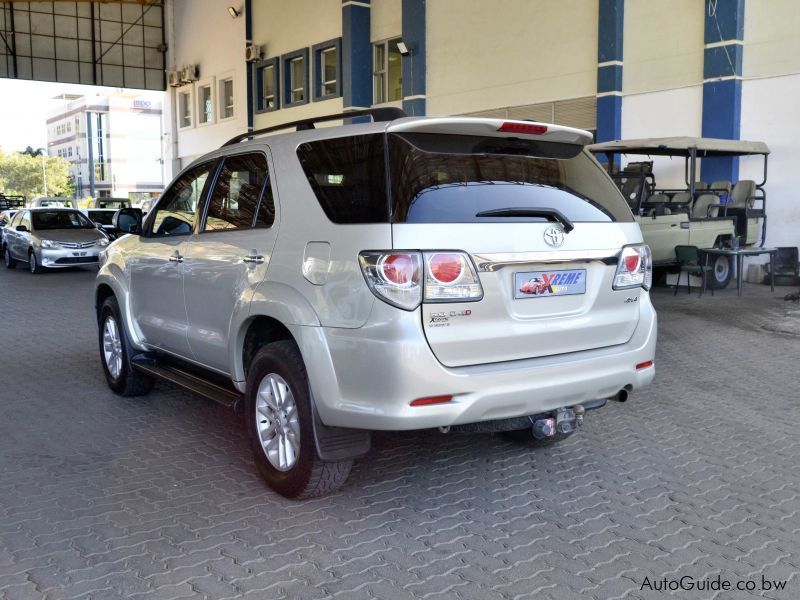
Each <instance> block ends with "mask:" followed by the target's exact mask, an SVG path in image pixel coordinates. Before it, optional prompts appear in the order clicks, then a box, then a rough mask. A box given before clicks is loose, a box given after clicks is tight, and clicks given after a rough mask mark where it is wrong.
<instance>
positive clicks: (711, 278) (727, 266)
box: [706, 255, 741, 290]
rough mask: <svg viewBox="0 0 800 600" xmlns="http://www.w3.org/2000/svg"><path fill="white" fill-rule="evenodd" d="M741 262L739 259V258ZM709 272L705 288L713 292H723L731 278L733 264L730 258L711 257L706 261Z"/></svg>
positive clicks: (721, 256)
mask: <svg viewBox="0 0 800 600" xmlns="http://www.w3.org/2000/svg"><path fill="white" fill-rule="evenodd" d="M739 260H741V257H739ZM708 264H709V266H710V267H711V271H709V273H708V275H707V279H706V287H707V288H708V289H714V290H724V289H725V288H726V287H728V284H729V283H730V282H731V278H732V277H733V263H732V262H731V258H730V256H723V255H718V256H711V257H709V261H708Z"/></svg>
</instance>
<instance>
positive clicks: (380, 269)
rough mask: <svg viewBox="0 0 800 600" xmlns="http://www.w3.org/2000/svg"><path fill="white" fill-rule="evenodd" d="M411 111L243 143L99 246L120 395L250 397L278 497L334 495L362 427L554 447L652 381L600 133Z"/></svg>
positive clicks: (187, 173)
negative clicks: (592, 147) (599, 151)
mask: <svg viewBox="0 0 800 600" xmlns="http://www.w3.org/2000/svg"><path fill="white" fill-rule="evenodd" d="M401 112H402V111H397V110H394V109H392V110H387V109H375V110H367V111H357V112H352V113H346V114H343V115H342V114H340V115H333V116H330V117H327V118H325V119H316V120H306V121H300V122H297V123H295V124H293V125H295V126H297V131H296V132H290V133H287V134H285V135H272V136H268V137H263V135H264V134H267V133H275V128H268V129H266V130H260V131H256V132H253V133H249V134H243V135H241V136H237V137H236V138H234V139H233V140H231V141H230V142H228V143H227V144H225V145H224V146H223V147H222V148H220V149H219V150H217V151H215V152H212V153H210V154H207V155H205V156H203V157H201V158H199V159H198V160H196V161H195V162H194V163H192V164H191V165H190V166H188V167H187V168H186V169H184V170H183V171H182V172H181V173H180V174H179V175H178V176H177V178H176V179H175V180H174V181H173V182H172V184H171V185H170V186H169V187H168V188H167V189H166V191H165V192H164V194H163V195H162V196H161V198H160V200H159V201H158V203H157V204H156V206H155V207H154V208H153V210H152V211H151V212H150V213H149V214H148V216H147V218H146V219H145V220H144V221H143V222H142V221H141V219H140V218H139V217H138V216H137V214H136V213H134V212H132V211H129V210H127V209H123V210H121V211H119V213H118V214H117V217H116V221H117V223H116V224H117V226H118V228H119V229H120V230H121V231H124V232H127V233H131V234H133V235H127V236H124V237H122V238H120V239H119V240H117V241H116V242H114V244H112V245H111V246H110V247H109V248H108V249H107V250H106V252H105V253H104V254H103V258H102V266H101V268H100V271H99V273H98V276H97V281H96V296H95V299H96V310H97V321H98V326H99V327H98V330H99V348H100V356H101V363H102V368H103V371H104V373H105V377H106V380H107V382H108V385H109V386H110V387H111V389H112V390H114V391H115V392H116V393H118V394H121V395H125V396H133V395H139V394H145V393H147V392H148V391H149V390H150V389H151V388H152V386H153V383H154V380H155V379H167V380H169V381H172V382H173V383H175V384H178V385H180V386H183V387H185V388H187V389H190V390H193V391H194V392H196V393H198V394H202V395H204V396H206V397H209V398H212V399H214V400H217V401H219V402H222V403H224V404H227V405H232V406H237V405H238V406H242V407H243V409H244V411H245V415H246V423H247V430H248V434H249V437H250V443H251V446H252V450H253V456H254V459H255V462H256V465H257V466H258V469H259V470H260V472H261V474H262V475H263V477H264V478H265V479H266V481H267V482H268V484H269V485H270V486H271V487H272V488H273V489H274V490H276V491H277V492H279V493H280V494H283V495H284V496H287V497H290V498H303V497H310V496H315V495H319V494H323V493H326V492H330V491H332V490H334V489H336V488H338V487H339V486H340V485H341V484H342V483H343V482H344V480H345V479H346V477H347V475H348V473H349V471H350V468H351V465H352V462H353V460H354V459H355V458H357V457H359V456H363V455H364V454H365V453H366V452H367V451H368V450H369V448H370V431H371V430H414V429H425V428H439V429H440V430H441V431H442V432H443V433H446V432H448V431H454V430H456V431H475V432H478V431H483V432H499V431H503V432H510V433H509V435H510V436H511V437H514V438H518V439H523V440H525V441H526V442H534V441H536V440H538V441H541V442H553V441H557V440H560V439H563V438H565V437H567V436H569V435H571V434H572V433H573V432H575V430H576V429H578V427H579V426H580V425H581V423H582V422H583V419H584V415H585V413H586V411H587V410H589V409H594V408H599V407H601V406H603V405H604V404H605V403H606V400H607V399H609V398H615V399H620V400H623V399H625V398H627V395H628V393H629V392H630V391H632V390H634V389H639V388H641V387H643V386H645V385H647V384H649V383H650V382H651V381H652V379H653V376H654V365H653V358H654V354H655V345H656V314H655V311H654V309H653V306H652V304H651V303H650V297H649V293H648V289H649V287H650V284H651V276H652V272H651V267H650V262H651V261H650V251H649V249H648V247H647V246H646V245H645V244H644V243H643V242H642V236H641V232H640V230H639V226H638V225H637V224H636V222H635V221H634V219H633V216H632V214H631V211H630V209H629V208H628V206H627V204H626V203H625V200H624V199H623V198H622V196H621V195H620V193H619V190H618V189H617V188H616V186H615V185H614V183H613V181H612V180H611V179H610V178H609V176H608V175H607V174H606V173H605V172H604V171H603V169H602V168H601V167H600V165H599V164H598V163H597V161H596V160H595V159H594V158H593V157H592V155H591V154H589V153H588V152H587V151H586V150H585V149H584V145H585V144H586V143H588V142H589V141H590V140H591V135H590V134H589V133H587V132H585V131H580V130H576V129H571V128H568V127H562V126H557V125H544V124H538V123H529V122H522V121H503V120H497V119H483V118H461V117H452V118H395V117H398V115H399V114H401ZM366 115H370V116H372V118H373V120H374V121H373V122H372V123H361V124H353V125H344V126H334V127H323V128H319V129H314V128H313V127H312V125H313V123H314V122H316V121H321V120H333V119H342V118H352V117H358V116H366ZM283 127H284V128H285V127H288V126H286V125H285V126H283ZM248 137H253V138H254V139H252V141H245V140H246V138H248ZM390 199H391V202H390ZM545 275H546V276H547V280H549V281H553V280H554V278H555V277H558V281H559V282H562V281H563V284H561V283H559V284H557V285H552V286H550V288H551V289H548V290H542V292H541V293H539V294H535V295H531V294H524V293H522V292H520V291H519V289H518V288H517V287H516V286H517V284H518V283H519V284H521V283H522V282H525V281H530V280H531V279H532V278H536V277H539V276H542V279H543V281H544V279H545V277H544V276H545ZM611 434H612V432H609V435H611Z"/></svg>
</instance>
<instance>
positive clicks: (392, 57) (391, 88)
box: [387, 38, 403, 102]
mask: <svg viewBox="0 0 800 600" xmlns="http://www.w3.org/2000/svg"><path fill="white" fill-rule="evenodd" d="M399 41H400V38H397V39H395V40H390V41H389V61H388V67H387V71H388V78H387V85H388V97H389V102H393V101H394V100H402V99H403V62H402V58H403V57H402V56H401V55H400V51H399V50H398V49H397V42H399Z"/></svg>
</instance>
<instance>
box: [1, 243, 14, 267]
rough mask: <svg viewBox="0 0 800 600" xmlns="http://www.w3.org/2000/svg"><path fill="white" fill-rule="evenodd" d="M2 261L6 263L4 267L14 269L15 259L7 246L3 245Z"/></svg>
mask: <svg viewBox="0 0 800 600" xmlns="http://www.w3.org/2000/svg"><path fill="white" fill-rule="evenodd" d="M3 262H4V263H5V264H6V269H14V268H16V266H17V261H16V260H15V259H14V257H13V256H11V252H10V251H9V250H8V246H5V247H3Z"/></svg>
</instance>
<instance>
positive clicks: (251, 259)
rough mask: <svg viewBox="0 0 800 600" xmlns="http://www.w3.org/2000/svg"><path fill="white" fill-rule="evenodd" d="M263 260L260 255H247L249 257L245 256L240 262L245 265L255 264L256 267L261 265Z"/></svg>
mask: <svg viewBox="0 0 800 600" xmlns="http://www.w3.org/2000/svg"><path fill="white" fill-rule="evenodd" d="M264 260H265V259H264V257H263V256H261V255H260V254H249V255H247V256H245V257H244V258H242V261H244V262H246V263H252V264H257V265H260V264H261V263H263V262H264Z"/></svg>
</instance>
